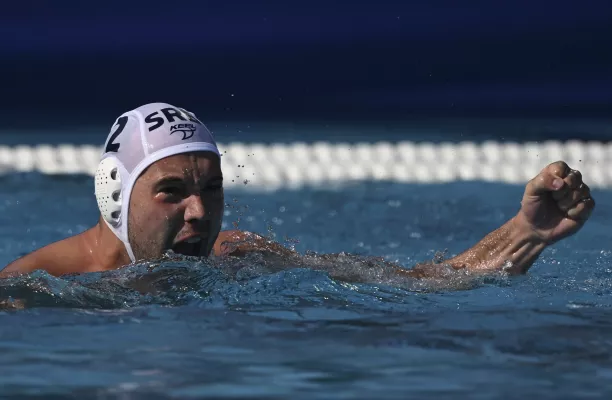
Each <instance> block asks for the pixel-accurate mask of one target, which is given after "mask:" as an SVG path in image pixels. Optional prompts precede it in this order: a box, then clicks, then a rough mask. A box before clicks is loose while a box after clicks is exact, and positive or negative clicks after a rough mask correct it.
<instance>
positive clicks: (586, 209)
mask: <svg viewBox="0 0 612 400" xmlns="http://www.w3.org/2000/svg"><path fill="white" fill-rule="evenodd" d="M594 208H595V200H593V198H592V197H589V198H587V199H584V200H582V201H580V202H579V203H578V204H576V205H575V206H574V207H573V208H570V209H569V210H568V211H567V216H568V217H569V218H571V219H573V220H575V221H581V222H584V221H586V220H587V219H589V217H590V216H591V213H592V212H593V209H594Z"/></svg>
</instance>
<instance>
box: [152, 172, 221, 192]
mask: <svg viewBox="0 0 612 400" xmlns="http://www.w3.org/2000/svg"><path fill="white" fill-rule="evenodd" d="M176 183H185V179H184V178H183V177H181V176H177V175H167V176H164V177H162V178H161V179H159V180H158V181H157V182H155V185H153V186H154V188H155V189H159V188H160V187H162V186H164V185H170V184H176ZM206 183H207V185H211V184H213V185H214V184H223V177H222V176H213V177H212V178H210V179H208V181H207V182H206Z"/></svg>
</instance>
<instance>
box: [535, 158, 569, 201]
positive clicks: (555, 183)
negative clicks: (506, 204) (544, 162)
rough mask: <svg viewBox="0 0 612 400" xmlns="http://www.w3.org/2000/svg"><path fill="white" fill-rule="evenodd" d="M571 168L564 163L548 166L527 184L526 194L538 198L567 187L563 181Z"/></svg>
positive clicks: (558, 162)
mask: <svg viewBox="0 0 612 400" xmlns="http://www.w3.org/2000/svg"><path fill="white" fill-rule="evenodd" d="M569 171H570V168H569V166H568V165H567V164H566V163H565V162H563V161H557V162H555V163H552V164H549V165H548V166H546V167H545V168H544V169H543V170H542V171H540V173H539V174H538V175H537V176H536V177H535V178H533V179H532V180H531V181H529V183H528V184H527V187H526V188H525V194H526V195H528V196H538V195H542V194H544V193H547V192H556V191H558V190H561V189H562V188H563V187H564V186H565V185H566V183H565V181H564V180H563V179H564V178H565V177H566V176H567V174H568V173H569Z"/></svg>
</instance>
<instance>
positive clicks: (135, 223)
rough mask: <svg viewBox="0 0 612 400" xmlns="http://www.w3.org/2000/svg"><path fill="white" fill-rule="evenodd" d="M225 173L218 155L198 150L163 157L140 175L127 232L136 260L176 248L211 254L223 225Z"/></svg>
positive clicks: (186, 253)
mask: <svg viewBox="0 0 612 400" xmlns="http://www.w3.org/2000/svg"><path fill="white" fill-rule="evenodd" d="M223 205H224V201H223V175H222V173H221V163H220V159H219V157H218V156H217V155H216V154H214V153H211V152H193V153H185V154H178V155H174V156H171V157H167V158H164V159H162V160H159V161H157V162H155V163H154V164H152V165H151V166H150V167H149V168H147V169H146V170H145V172H144V173H143V174H142V175H141V176H140V177H139V178H138V179H137V180H136V184H135V185H134V189H133V190H132V195H131V197H130V209H129V220H128V237H129V240H130V244H131V246H132V250H133V251H134V256H135V257H136V259H137V260H142V259H154V258H158V257H160V256H162V255H163V253H164V252H165V251H166V250H168V249H172V250H173V251H174V252H175V253H180V254H184V255H189V256H208V255H209V254H210V252H211V250H212V247H213V245H214V243H215V240H216V239H217V236H218V235H219V231H220V230H221V220H222V218H223Z"/></svg>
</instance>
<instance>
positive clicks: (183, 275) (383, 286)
mask: <svg viewBox="0 0 612 400" xmlns="http://www.w3.org/2000/svg"><path fill="white" fill-rule="evenodd" d="M426 267H428V268H436V269H438V271H437V272H436V275H437V276H439V278H436V279H414V278H411V277H410V276H408V275H407V274H406V273H405V272H406V271H407V270H405V269H403V268H401V267H398V266H396V265H394V264H392V263H389V262H387V261H385V260H384V259H382V258H380V257H364V256H357V255H352V254H347V253H339V254H316V253H313V252H308V253H306V254H304V255H302V254H298V253H293V254H292V255H289V256H287V255H269V254H262V253H252V254H249V255H248V256H246V257H242V258H238V257H228V258H211V259H199V258H195V257H186V256H182V255H177V254H174V253H172V252H171V251H169V252H168V253H167V254H166V255H165V256H164V257H163V258H161V259H160V260H157V261H153V262H144V263H136V264H133V265H129V266H127V267H124V268H121V269H118V270H114V271H107V272H96V273H86V274H77V275H66V276H62V277H53V276H51V275H49V274H47V273H46V272H44V271H35V272H33V273H31V274H28V275H24V276H19V277H13V278H8V279H3V280H0V304H1V306H2V308H4V309H11V308H23V307H59V308H86V309H91V308H93V309H117V308H132V307H139V306H145V305H152V304H154V305H162V306H180V305H185V304H190V303H196V304H198V305H200V306H203V307H213V308H219V307H221V308H229V309H235V308H236V307H237V308H247V309H248V308H253V307H258V306H261V305H266V306H288V305H291V304H295V303H299V304H311V305H313V306H314V305H320V304H321V302H332V303H334V302H335V303H338V302H340V303H345V304H349V303H352V304H356V305H359V304H363V305H365V304H369V306H370V307H371V306H373V305H374V306H375V307H379V306H380V307H383V308H384V307H391V308H393V307H394V306H393V305H392V304H391V303H393V304H404V303H405V302H410V301H411V300H410V296H411V293H412V294H413V293H415V292H416V293H428V292H433V291H441V290H465V289H472V288H474V287H476V286H478V285H482V284H485V283H488V284H490V283H493V284H499V283H500V282H503V278H501V277H498V278H493V280H492V278H491V277H488V278H482V277H479V276H471V275H470V274H469V273H465V272H461V271H459V272H458V271H455V270H452V268H450V267H448V266H445V265H444V264H441V263H432V264H428V265H427V266H426ZM487 279H488V280H487ZM496 279H497V280H496ZM366 298H367V299H369V300H367V301H366V300H365V299H366ZM372 298H374V299H375V301H371V299H372ZM381 304H382V306H381Z"/></svg>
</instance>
